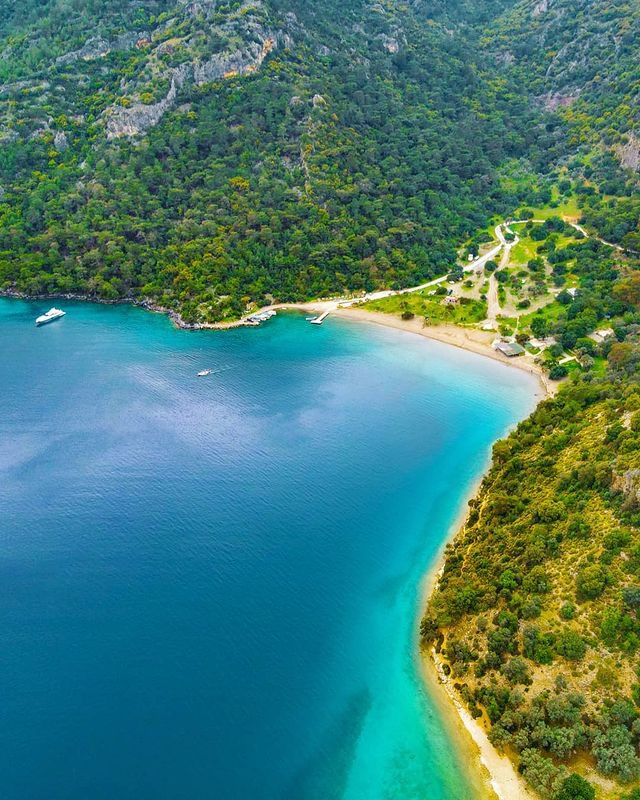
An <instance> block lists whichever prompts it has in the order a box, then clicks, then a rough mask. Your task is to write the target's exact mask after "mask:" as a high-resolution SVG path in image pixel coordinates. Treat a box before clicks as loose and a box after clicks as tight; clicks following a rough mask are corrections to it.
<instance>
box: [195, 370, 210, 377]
mask: <svg viewBox="0 0 640 800" xmlns="http://www.w3.org/2000/svg"><path fill="white" fill-rule="evenodd" d="M207 375H211V370H210V369H201V370H200V372H198V373H197V377H198V378H205V377H206V376H207Z"/></svg>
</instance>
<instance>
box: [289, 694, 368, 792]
mask: <svg viewBox="0 0 640 800" xmlns="http://www.w3.org/2000/svg"><path fill="white" fill-rule="evenodd" d="M371 705H372V698H371V693H370V692H369V690H368V689H363V690H362V691H360V692H356V693H355V694H353V695H352V696H351V698H350V699H349V700H348V701H347V705H346V707H345V709H344V710H343V711H342V713H341V714H340V715H339V716H338V717H337V719H336V720H335V721H334V722H333V724H332V725H331V726H330V727H329V728H328V730H327V731H326V733H325V734H324V736H323V738H322V742H321V744H320V746H319V747H318V749H317V751H316V752H315V753H313V755H311V756H310V757H309V759H308V760H307V762H306V763H305V764H304V765H303V766H302V768H301V769H300V770H299V771H298V772H297V773H296V775H295V776H294V778H293V780H292V781H291V784H290V785H289V787H288V788H287V789H286V790H285V791H284V793H283V795H282V800H342V798H343V797H344V794H345V790H346V787H347V780H348V778H349V770H350V767H351V764H352V762H353V757H354V755H355V750H356V747H357V744H358V739H359V737H360V733H361V731H362V729H363V727H364V723H365V720H366V718H367V714H368V713H369V711H370V709H371Z"/></svg>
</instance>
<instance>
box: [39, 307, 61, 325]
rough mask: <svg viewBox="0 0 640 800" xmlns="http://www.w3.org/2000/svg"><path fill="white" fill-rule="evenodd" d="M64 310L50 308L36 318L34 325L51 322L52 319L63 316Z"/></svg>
mask: <svg viewBox="0 0 640 800" xmlns="http://www.w3.org/2000/svg"><path fill="white" fill-rule="evenodd" d="M64 314H65V312H64V311H60V309H59V308H50V309H49V310H48V311H47V313H46V314H42V315H41V316H39V317H38V318H37V319H36V325H46V324H47V322H53V320H54V319H60V317H64Z"/></svg>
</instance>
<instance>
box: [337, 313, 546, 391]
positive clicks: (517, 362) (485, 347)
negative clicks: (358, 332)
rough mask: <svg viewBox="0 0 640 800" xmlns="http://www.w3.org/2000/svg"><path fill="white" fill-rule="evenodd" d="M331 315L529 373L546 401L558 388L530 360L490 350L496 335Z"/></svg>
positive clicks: (375, 316)
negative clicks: (413, 336) (405, 333)
mask: <svg viewBox="0 0 640 800" xmlns="http://www.w3.org/2000/svg"><path fill="white" fill-rule="evenodd" d="M332 315H335V316H338V317H340V318H341V319H351V320H354V321H358V322H368V323H374V324H376V325H384V326H385V327H387V328H395V329H396V330H401V331H408V332H410V333H415V334H418V336H424V337H425V338H427V339H435V340H436V341H438V342H443V343H445V344H450V345H453V346H454V347H460V348H462V349H463V350H467V351H469V352H470V353H476V354H477V355H480V356H486V357H487V358H491V359H493V360H494V361H499V362H500V363H501V364H505V365H506V366H508V367H515V368H516V369H521V370H524V371H525V372H529V373H530V374H531V375H535V376H536V377H537V378H538V381H539V383H540V386H541V388H542V391H543V395H544V396H545V397H551V396H553V395H554V394H555V393H556V391H557V384H555V383H552V382H551V381H549V380H548V379H547V376H546V375H545V374H544V372H543V370H542V369H541V368H540V367H539V366H538V365H537V364H535V363H534V362H533V360H532V359H531V358H530V357H529V356H519V357H516V358H507V357H506V356H503V355H502V354H501V353H498V352H496V351H495V350H494V349H493V347H492V346H491V342H492V341H493V340H494V339H495V337H496V334H495V333H493V332H491V331H481V330H479V329H477V328H460V327H458V326H456V325H424V324H423V321H422V319H420V318H418V317H414V318H413V319H409V320H403V319H400V317H397V316H394V315H393V314H383V313H382V312H380V311H366V310H365V309H363V308H339V309H337V310H336V311H333V312H332Z"/></svg>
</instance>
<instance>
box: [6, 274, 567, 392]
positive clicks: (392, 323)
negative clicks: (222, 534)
mask: <svg viewBox="0 0 640 800" xmlns="http://www.w3.org/2000/svg"><path fill="white" fill-rule="evenodd" d="M0 297H8V298H13V299H16V300H59V299H63V300H76V301H81V302H86V303H98V304H100V305H132V306H136V307H137V308H142V309H144V310H145V311H151V312H153V313H154V314H164V315H166V316H167V317H169V319H170V320H171V321H172V322H173V324H174V325H175V326H176V327H177V328H180V329H181V330H186V331H200V330H216V331H223V330H233V329H235V328H250V327H255V326H254V325H252V324H251V323H250V322H247V321H246V320H245V319H239V320H233V321H230V322H186V321H185V320H184V319H183V318H182V317H181V316H180V314H179V313H178V312H177V311H173V310H171V309H169V308H165V307H164V306H160V305H157V304H156V303H153V302H152V301H151V300H137V299H135V298H131V297H122V298H117V299H115V300H105V299H102V298H99V297H91V296H90V295H80V294H73V293H69V294H38V295H29V294H26V293H24V292H16V291H13V290H11V289H1V290H0ZM266 310H272V311H299V312H302V313H313V314H321V313H323V312H325V311H329V312H331V314H332V315H334V316H337V317H339V318H341V319H350V320H352V321H355V322H366V323H372V324H374V325H382V326H384V327H387V328H395V329H396V330H401V331H406V332H408V333H415V334H417V335H418V336H423V337H425V338H426V339H433V340H435V341H438V342H442V343H443V344H449V345H452V346H453V347H458V348H461V349H462V350H467V351H468V352H470V353H475V354H476V355H481V356H485V357H486V358H491V359H493V360H494V361H498V362H500V363H501V364H505V365H506V366H508V367H515V368H516V369H521V370H524V371H525V372H529V373H530V374H531V375H535V376H536V377H537V379H538V383H539V384H540V387H541V388H542V392H543V396H544V397H553V396H554V395H555V394H556V392H557V391H558V388H559V386H558V384H556V383H551V382H550V381H549V380H548V379H547V376H546V375H545V373H544V371H543V370H542V369H541V368H540V367H539V366H538V365H537V364H535V363H533V361H531V360H530V359H529V357H527V356H519V357H516V358H507V357H506V356H503V355H501V354H500V353H497V352H496V351H495V350H494V349H493V347H492V346H491V342H492V340H493V338H495V334H494V333H492V332H487V331H481V330H479V329H477V328H461V327H459V326H456V325H446V324H445V325H424V324H423V323H422V321H421V320H420V319H419V318H418V317H414V318H413V319H410V320H403V319H401V318H400V317H396V316H394V315H393V314H384V313H383V312H381V311H368V310H367V309H364V308H353V307H352V306H351V307H337V304H336V301H335V300H311V301H309V302H300V303H274V304H273V305H270V306H265V307H264V308H261V309H259V310H258V311H256V312H255V313H260V311H266Z"/></svg>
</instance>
